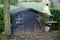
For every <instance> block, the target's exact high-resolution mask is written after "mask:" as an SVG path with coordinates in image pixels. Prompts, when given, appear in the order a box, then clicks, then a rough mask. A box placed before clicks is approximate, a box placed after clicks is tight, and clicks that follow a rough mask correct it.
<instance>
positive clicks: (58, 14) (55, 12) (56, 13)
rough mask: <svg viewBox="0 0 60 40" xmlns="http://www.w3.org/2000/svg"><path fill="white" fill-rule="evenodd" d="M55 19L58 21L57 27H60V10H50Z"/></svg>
mask: <svg viewBox="0 0 60 40" xmlns="http://www.w3.org/2000/svg"><path fill="white" fill-rule="evenodd" d="M50 11H51V13H52V15H53V16H54V17H53V19H54V20H56V21H57V26H60V9H50Z"/></svg>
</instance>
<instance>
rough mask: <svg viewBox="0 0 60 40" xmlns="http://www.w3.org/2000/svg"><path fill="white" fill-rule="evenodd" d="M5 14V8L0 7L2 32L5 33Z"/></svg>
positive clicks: (0, 27) (0, 28) (0, 29)
mask: <svg viewBox="0 0 60 40" xmlns="http://www.w3.org/2000/svg"><path fill="white" fill-rule="evenodd" d="M3 15H4V13H3V7H0V32H2V31H4V16H3Z"/></svg>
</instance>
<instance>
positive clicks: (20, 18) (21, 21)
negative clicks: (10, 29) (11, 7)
mask: <svg viewBox="0 0 60 40" xmlns="http://www.w3.org/2000/svg"><path fill="white" fill-rule="evenodd" d="M22 23H23V18H22V15H17V16H16V24H22Z"/></svg>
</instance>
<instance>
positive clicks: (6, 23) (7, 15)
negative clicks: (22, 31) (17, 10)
mask: <svg viewBox="0 0 60 40" xmlns="http://www.w3.org/2000/svg"><path fill="white" fill-rule="evenodd" d="M3 5H4V33H3V40H7V36H8V34H9V29H10V13H9V0H3Z"/></svg>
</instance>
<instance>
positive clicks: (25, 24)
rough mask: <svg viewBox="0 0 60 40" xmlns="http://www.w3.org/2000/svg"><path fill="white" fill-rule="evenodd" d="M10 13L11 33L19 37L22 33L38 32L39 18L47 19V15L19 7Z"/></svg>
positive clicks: (39, 27) (39, 28)
mask: <svg viewBox="0 0 60 40" xmlns="http://www.w3.org/2000/svg"><path fill="white" fill-rule="evenodd" d="M10 13H11V24H12V27H11V28H12V29H13V30H12V33H13V34H15V35H21V34H23V33H24V32H35V31H36V30H37V31H40V30H41V26H40V22H39V21H40V20H39V19H41V18H40V17H41V16H43V17H44V18H47V17H46V16H47V14H45V13H43V12H40V11H38V10H35V9H33V8H25V7H20V8H16V9H13V10H11V11H10ZM44 18H43V19H44Z"/></svg>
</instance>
